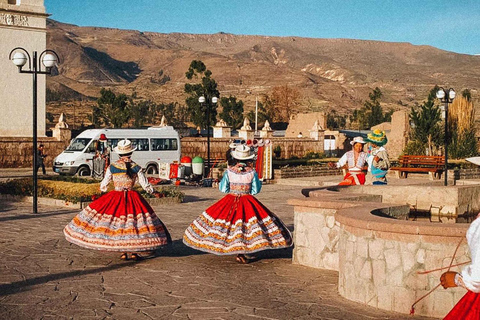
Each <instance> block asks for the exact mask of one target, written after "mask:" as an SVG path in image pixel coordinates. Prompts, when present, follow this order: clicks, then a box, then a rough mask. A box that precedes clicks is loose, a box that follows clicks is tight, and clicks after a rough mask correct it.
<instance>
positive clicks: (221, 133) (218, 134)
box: [213, 119, 232, 138]
mask: <svg viewBox="0 0 480 320" xmlns="http://www.w3.org/2000/svg"><path fill="white" fill-rule="evenodd" d="M231 136H232V127H229V126H227V123H226V122H225V121H224V120H223V119H220V121H218V122H217V123H216V124H215V126H214V127H213V137H214V138H230V137H231Z"/></svg>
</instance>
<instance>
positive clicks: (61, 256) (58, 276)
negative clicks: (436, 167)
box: [0, 184, 427, 320]
mask: <svg viewBox="0 0 480 320" xmlns="http://www.w3.org/2000/svg"><path fill="white" fill-rule="evenodd" d="M300 189H301V187H298V186H287V185H276V184H271V185H265V186H264V188H263V190H262V192H261V193H260V194H259V195H258V198H259V200H260V201H262V202H263V203H264V204H265V205H266V206H267V207H269V208H270V209H271V210H272V211H273V212H276V213H277V214H278V215H279V216H280V218H282V219H283V220H284V222H285V223H286V224H287V225H288V226H289V228H291V229H292V231H293V208H292V207H290V206H288V205H286V199H288V198H293V197H301V195H300ZM183 190H184V191H185V193H186V194H187V197H186V201H185V203H182V204H173V205H171V204H169V205H158V206H156V207H154V209H155V210H156V212H157V214H158V215H159V217H160V218H161V219H162V221H163V222H164V223H165V224H166V226H167V227H168V229H169V230H170V232H171V235H172V238H173V240H174V243H173V245H171V246H169V247H166V248H163V249H161V250H159V251H158V254H157V256H156V257H154V258H151V259H146V260H143V261H139V262H133V261H122V260H120V259H119V254H118V253H104V252H98V251H93V250H87V249H82V248H80V247H77V246H75V245H72V244H70V243H68V242H67V241H66V240H65V239H64V237H63V234H62V229H63V227H64V226H65V225H66V224H67V223H68V222H69V221H70V220H71V219H72V218H73V216H74V215H75V214H76V213H77V210H69V209H65V208H58V207H48V206H39V214H38V215H33V214H31V213H30V212H31V204H30V203H21V202H1V203H0V249H1V253H2V255H1V258H0V319H12V320H14V319H348V320H356V319H427V318H423V317H409V316H407V315H402V314H397V313H389V312H384V311H381V310H377V309H374V308H371V307H367V306H364V305H361V304H357V303H354V302H351V301H348V300H345V299H343V298H342V297H340V296H339V295H338V293H337V281H338V273H336V272H333V271H325V270H318V269H313V268H308V267H304V266H299V265H294V264H292V263H291V255H292V250H291V249H282V250H271V251H264V252H261V253H259V254H258V258H259V260H258V261H256V262H253V263H251V264H248V265H240V264H237V263H236V262H235V260H234V257H233V256H215V255H211V254H204V253H202V252H199V251H195V250H193V249H190V248H188V247H186V246H185V245H183V243H182V242H181V238H182V235H183V232H184V230H185V228H186V227H187V226H188V224H189V223H190V222H191V221H192V220H193V219H194V218H195V217H197V216H198V215H199V214H200V213H201V211H202V210H203V209H204V208H206V207H208V206H209V205H211V204H212V203H213V202H215V201H216V200H217V199H219V198H220V197H221V196H222V194H221V193H220V192H219V191H218V190H216V189H213V188H195V187H185V188H183ZM409 307H410V306H407V305H406V306H405V308H406V309H407V310H408V309H409Z"/></svg>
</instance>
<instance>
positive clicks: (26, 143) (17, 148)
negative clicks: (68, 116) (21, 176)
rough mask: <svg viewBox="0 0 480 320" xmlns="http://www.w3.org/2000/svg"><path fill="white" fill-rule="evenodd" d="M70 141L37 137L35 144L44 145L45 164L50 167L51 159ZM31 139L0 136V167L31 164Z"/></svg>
mask: <svg viewBox="0 0 480 320" xmlns="http://www.w3.org/2000/svg"><path fill="white" fill-rule="evenodd" d="M69 142H70V141H59V140H57V139H55V138H49V137H39V138H38V139H37V145H40V144H43V145H45V153H46V154H47V157H46V158H45V159H44V163H45V166H47V167H51V166H52V164H53V163H52V162H53V159H54V158H55V157H56V156H58V155H59V154H60V153H61V152H62V151H63V150H65V148H66V147H67V146H68V143H69ZM32 146H33V139H32V138H22V137H0V167H2V168H27V167H31V166H32V165H33V149H32Z"/></svg>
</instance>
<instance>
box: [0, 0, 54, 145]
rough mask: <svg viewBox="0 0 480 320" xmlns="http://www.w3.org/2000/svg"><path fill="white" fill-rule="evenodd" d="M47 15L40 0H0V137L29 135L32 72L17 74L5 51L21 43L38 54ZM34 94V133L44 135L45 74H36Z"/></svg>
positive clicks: (41, 50) (43, 44)
mask: <svg viewBox="0 0 480 320" xmlns="http://www.w3.org/2000/svg"><path fill="white" fill-rule="evenodd" d="M47 17H48V14H46V13H45V7H44V3H43V0H0V43H1V45H0V48H1V49H0V70H2V76H1V77H0V110H1V113H2V116H1V117H0V137H31V136H32V131H33V128H32V127H33V114H32V112H33V85H32V82H33V80H32V79H33V75H31V74H30V75H28V74H20V73H19V72H18V69H17V67H16V66H15V65H14V64H13V63H12V61H10V60H9V54H10V51H11V50H12V49H14V48H16V47H22V48H24V49H26V51H27V52H28V54H30V55H32V54H33V52H34V51H37V52H38V55H40V53H41V52H43V51H44V50H45V48H46V19H47ZM31 58H33V57H32V56H31ZM24 69H27V70H28V62H27V64H26V65H25V67H24ZM37 94H38V96H37V109H38V112H37V119H38V120H37V133H38V136H39V137H44V136H45V75H38V80H37Z"/></svg>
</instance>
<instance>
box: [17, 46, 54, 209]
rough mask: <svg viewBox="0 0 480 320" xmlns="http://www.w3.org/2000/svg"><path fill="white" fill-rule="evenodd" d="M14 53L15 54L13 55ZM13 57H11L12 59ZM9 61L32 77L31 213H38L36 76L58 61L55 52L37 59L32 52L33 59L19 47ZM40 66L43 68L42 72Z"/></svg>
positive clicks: (46, 71) (41, 55) (48, 70)
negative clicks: (25, 67) (25, 66)
mask: <svg viewBox="0 0 480 320" xmlns="http://www.w3.org/2000/svg"><path fill="white" fill-rule="evenodd" d="M14 53H15V54H14ZM12 55H13V57H12ZM8 59H9V60H12V62H13V64H15V65H16V66H17V67H18V72H20V73H30V74H32V75H33V121H32V125H33V148H32V152H33V213H38V210H37V198H38V190H37V189H38V188H37V161H38V159H37V158H38V152H37V76H38V75H39V74H51V72H52V67H54V66H55V64H56V63H57V61H60V59H59V58H58V55H57V53H56V52H55V51H52V50H44V51H43V52H42V53H40V56H39V57H38V58H37V51H34V52H33V59H32V58H30V55H29V54H28V52H27V50H25V49H24V48H21V47H17V48H15V49H13V50H12V51H10V55H9V56H8ZM40 61H42V63H40ZM27 62H28V70H22V68H23V66H24V65H25V64H26V63H27ZM42 64H43V66H44V67H45V69H44V70H42Z"/></svg>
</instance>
